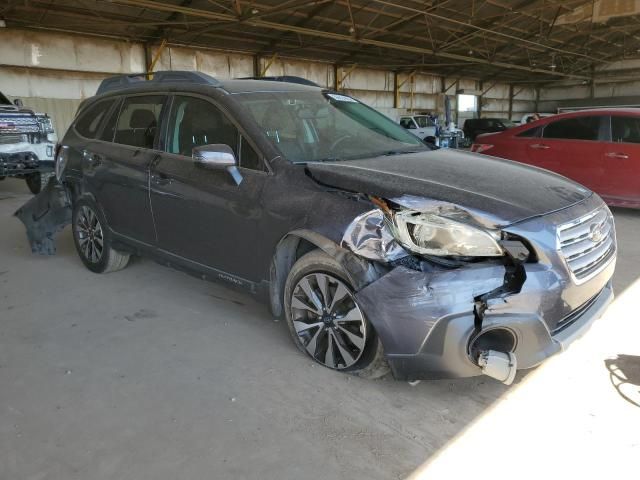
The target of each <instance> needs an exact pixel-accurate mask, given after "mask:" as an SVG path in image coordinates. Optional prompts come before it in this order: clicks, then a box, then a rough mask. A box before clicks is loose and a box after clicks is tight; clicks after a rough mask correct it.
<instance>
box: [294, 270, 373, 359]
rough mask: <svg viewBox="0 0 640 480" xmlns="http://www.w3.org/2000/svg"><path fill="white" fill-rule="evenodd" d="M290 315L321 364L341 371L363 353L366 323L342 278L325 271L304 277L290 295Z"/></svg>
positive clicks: (300, 335)
mask: <svg viewBox="0 0 640 480" xmlns="http://www.w3.org/2000/svg"><path fill="white" fill-rule="evenodd" d="M291 316H292V321H293V326H294V328H295V331H296V335H297V336H298V338H299V339H300V342H301V343H302V345H303V346H304V347H305V349H306V350H307V352H308V353H309V355H311V356H312V357H313V358H314V359H315V360H316V361H318V362H319V363H322V364H324V365H325V366H327V367H329V368H333V369H338V370H342V369H345V368H349V367H351V366H352V365H354V364H355V363H356V362H357V361H358V360H359V359H360V357H361V356H362V353H363V352H364V348H365V344H366V339H367V322H366V321H365V318H364V315H363V314H362V311H361V310H360V308H359V307H358V305H357V303H356V301H355V298H354V297H353V294H352V293H351V291H350V290H349V288H348V287H347V285H346V284H345V283H344V282H343V281H342V280H340V279H338V278H336V277H334V276H332V275H329V274H326V273H311V274H308V275H306V276H304V277H302V278H301V279H300V280H299V281H298V283H297V284H296V286H295V288H294V289H293V295H292V296H291Z"/></svg>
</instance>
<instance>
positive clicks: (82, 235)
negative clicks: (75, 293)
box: [72, 198, 129, 273]
mask: <svg viewBox="0 0 640 480" xmlns="http://www.w3.org/2000/svg"><path fill="white" fill-rule="evenodd" d="M72 227H73V228H72V229H73V241H74V243H75V245H76V250H77V251H78V255H79V256H80V260H82V263H84V265H85V267H87V268H88V269H89V270H91V271H92V272H94V273H108V272H115V271H117V270H122V269H123V268H124V267H126V266H127V264H128V263H129V254H128V253H122V252H118V251H117V250H114V249H113V247H111V232H110V230H109V227H108V226H107V222H106V219H105V218H104V215H102V211H101V210H100V209H99V208H98V206H97V205H96V204H95V202H93V201H92V200H90V199H86V198H83V199H80V200H78V201H77V202H75V204H74V206H73V218H72Z"/></svg>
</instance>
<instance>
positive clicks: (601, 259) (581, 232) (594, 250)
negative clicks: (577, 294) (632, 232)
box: [558, 207, 616, 283]
mask: <svg viewBox="0 0 640 480" xmlns="http://www.w3.org/2000/svg"><path fill="white" fill-rule="evenodd" d="M558 243H559V247H560V252H561V254H562V256H563V257H564V260H565V261H566V262H567V266H568V267H569V270H570V271H571V273H572V275H573V277H574V280H575V281H576V283H582V282H585V281H587V280H588V279H589V278H591V277H592V276H594V275H596V274H597V273H598V272H600V270H602V269H603V268H604V267H605V266H606V265H607V264H608V263H609V260H611V258H612V257H613V256H614V255H615V251H616V234H615V228H614V225H613V217H612V216H611V213H610V212H609V210H608V209H607V208H606V207H603V208H600V209H598V210H594V211H593V212H591V213H589V214H588V215H585V216H583V217H580V218H578V219H576V220H573V221H571V222H568V223H565V224H562V225H560V226H559V227H558Z"/></svg>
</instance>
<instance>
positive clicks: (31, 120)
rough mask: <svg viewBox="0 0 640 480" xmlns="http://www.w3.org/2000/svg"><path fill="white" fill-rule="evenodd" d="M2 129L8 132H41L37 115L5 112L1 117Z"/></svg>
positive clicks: (0, 125) (0, 129) (0, 127)
mask: <svg viewBox="0 0 640 480" xmlns="http://www.w3.org/2000/svg"><path fill="white" fill-rule="evenodd" d="M0 131H5V132H7V133H39V132H40V124H39V123H38V121H37V120H36V119H35V117H25V116H14V115H8V114H3V115H2V116H1V117H0Z"/></svg>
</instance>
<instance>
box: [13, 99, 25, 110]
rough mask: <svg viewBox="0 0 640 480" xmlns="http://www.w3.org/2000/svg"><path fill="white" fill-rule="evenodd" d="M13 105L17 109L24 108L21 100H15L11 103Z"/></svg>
mask: <svg viewBox="0 0 640 480" xmlns="http://www.w3.org/2000/svg"><path fill="white" fill-rule="evenodd" d="M13 104H14V105H15V106H16V107H18V108H22V107H24V103H22V100H20V99H19V98H16V99H15V100H14V101H13Z"/></svg>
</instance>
